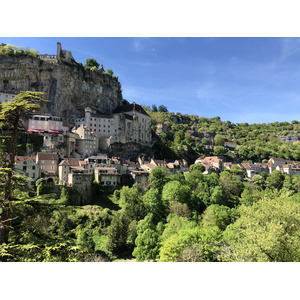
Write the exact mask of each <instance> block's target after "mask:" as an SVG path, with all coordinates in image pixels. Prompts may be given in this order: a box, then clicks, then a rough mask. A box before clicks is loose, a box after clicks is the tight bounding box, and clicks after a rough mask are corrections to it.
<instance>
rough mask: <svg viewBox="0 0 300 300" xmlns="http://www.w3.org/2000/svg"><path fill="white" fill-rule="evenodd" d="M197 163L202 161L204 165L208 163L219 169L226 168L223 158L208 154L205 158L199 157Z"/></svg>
mask: <svg viewBox="0 0 300 300" xmlns="http://www.w3.org/2000/svg"><path fill="white" fill-rule="evenodd" d="M195 163H202V164H203V165H205V164H207V165H210V166H212V167H214V168H215V169H218V170H219V171H223V170H224V166H223V160H222V159H221V158H219V157H218V156H207V157H204V158H198V159H197V160H196V161H195Z"/></svg>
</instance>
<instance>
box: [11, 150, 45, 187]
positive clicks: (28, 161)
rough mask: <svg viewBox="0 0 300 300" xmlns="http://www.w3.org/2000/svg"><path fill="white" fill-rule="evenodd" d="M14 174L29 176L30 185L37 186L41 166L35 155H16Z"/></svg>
mask: <svg viewBox="0 0 300 300" xmlns="http://www.w3.org/2000/svg"><path fill="white" fill-rule="evenodd" d="M14 175H24V176H27V177H28V178H29V181H28V186H29V187H33V186H35V181H36V180H37V179H38V178H39V177H40V167H39V165H38V164H37V163H36V157H35V156H16V157H15V166H14Z"/></svg>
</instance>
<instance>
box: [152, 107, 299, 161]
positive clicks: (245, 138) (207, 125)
mask: <svg viewBox="0 0 300 300" xmlns="http://www.w3.org/2000/svg"><path fill="white" fill-rule="evenodd" d="M147 113H148V114H149V115H150V116H151V120H152V132H153V135H154V138H155V139H156V143H155V145H154V151H155V154H156V155H157V157H159V158H178V157H184V158H185V159H187V160H188V161H189V162H190V163H193V162H194V161H195V159H196V158H197V157H199V156H202V155H217V156H224V158H225V159H226V160H227V161H239V162H242V161H252V162H254V161H260V162H262V161H264V160H268V159H269V158H270V157H273V156H274V157H281V158H284V159H289V160H295V161H299V160H300V143H299V139H300V134H299V133H300V123H299V121H292V122H291V123H289V122H274V123H268V124H266V123H262V124H248V123H240V124H234V123H231V122H230V121H227V122H223V121H222V120H220V118H219V117H215V118H205V117H199V116H195V115H181V114H179V113H178V114H176V115H175V114H174V113H170V112H154V111H152V110H151V109H149V108H148V109H147ZM225 142H233V143H236V144H237V147H236V148H235V149H234V150H233V149H231V148H230V147H227V146H226V145H225V147H224V143H225Z"/></svg>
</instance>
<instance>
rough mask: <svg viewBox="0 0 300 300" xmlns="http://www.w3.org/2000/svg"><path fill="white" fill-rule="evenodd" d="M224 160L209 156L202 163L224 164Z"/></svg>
mask: <svg viewBox="0 0 300 300" xmlns="http://www.w3.org/2000/svg"><path fill="white" fill-rule="evenodd" d="M222 161H223V160H222V159H221V158H219V157H218V156H207V157H205V158H204V159H203V160H202V162H222Z"/></svg>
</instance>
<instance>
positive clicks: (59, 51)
mask: <svg viewBox="0 0 300 300" xmlns="http://www.w3.org/2000/svg"><path fill="white" fill-rule="evenodd" d="M61 51H62V49H61V43H59V42H57V58H59V57H60V55H61Z"/></svg>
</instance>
